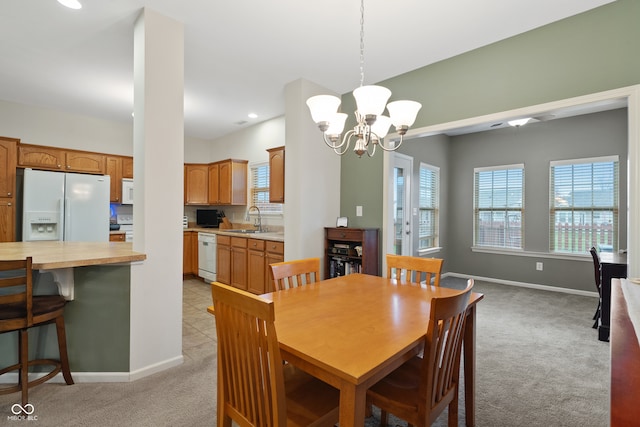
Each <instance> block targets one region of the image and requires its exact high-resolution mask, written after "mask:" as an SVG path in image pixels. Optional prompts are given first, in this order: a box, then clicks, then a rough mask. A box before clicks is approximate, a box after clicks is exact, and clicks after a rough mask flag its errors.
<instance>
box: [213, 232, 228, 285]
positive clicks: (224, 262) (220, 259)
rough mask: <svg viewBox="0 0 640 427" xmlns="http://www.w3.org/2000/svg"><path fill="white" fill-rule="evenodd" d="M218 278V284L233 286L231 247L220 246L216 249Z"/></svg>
mask: <svg viewBox="0 0 640 427" xmlns="http://www.w3.org/2000/svg"><path fill="white" fill-rule="evenodd" d="M218 237H220V236H218ZM216 264H217V265H216V268H217V270H216V278H217V280H218V282H220V283H224V284H225V285H230V284H231V246H229V245H224V244H220V238H218V245H217V247H216Z"/></svg>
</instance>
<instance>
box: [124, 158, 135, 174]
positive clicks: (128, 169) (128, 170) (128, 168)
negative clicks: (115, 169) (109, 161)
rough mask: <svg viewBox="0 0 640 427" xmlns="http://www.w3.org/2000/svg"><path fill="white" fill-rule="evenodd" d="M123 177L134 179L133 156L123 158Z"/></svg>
mask: <svg viewBox="0 0 640 427" xmlns="http://www.w3.org/2000/svg"><path fill="white" fill-rule="evenodd" d="M122 177H123V178H131V179H133V157H123V158H122Z"/></svg>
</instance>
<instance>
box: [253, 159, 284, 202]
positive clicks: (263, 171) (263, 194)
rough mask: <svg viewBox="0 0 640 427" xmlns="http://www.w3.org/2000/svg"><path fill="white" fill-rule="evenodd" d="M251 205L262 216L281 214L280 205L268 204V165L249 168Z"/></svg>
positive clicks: (261, 164) (256, 165) (262, 164)
mask: <svg viewBox="0 0 640 427" xmlns="http://www.w3.org/2000/svg"><path fill="white" fill-rule="evenodd" d="M251 205H253V206H257V207H258V209H260V213H262V214H281V213H282V204H280V203H269V163H256V164H254V165H252V166H251Z"/></svg>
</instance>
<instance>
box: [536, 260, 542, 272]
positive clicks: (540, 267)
mask: <svg viewBox="0 0 640 427" xmlns="http://www.w3.org/2000/svg"><path fill="white" fill-rule="evenodd" d="M536 270H538V271H542V263H541V262H536Z"/></svg>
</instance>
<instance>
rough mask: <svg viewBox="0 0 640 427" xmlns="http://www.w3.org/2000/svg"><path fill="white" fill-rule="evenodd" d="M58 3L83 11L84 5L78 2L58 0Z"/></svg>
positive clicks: (75, 0)
mask: <svg viewBox="0 0 640 427" xmlns="http://www.w3.org/2000/svg"><path fill="white" fill-rule="evenodd" d="M58 3H60V4H61V5H63V6H66V7H68V8H69V9H82V5H81V4H80V2H79V1H78V0H58Z"/></svg>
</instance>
